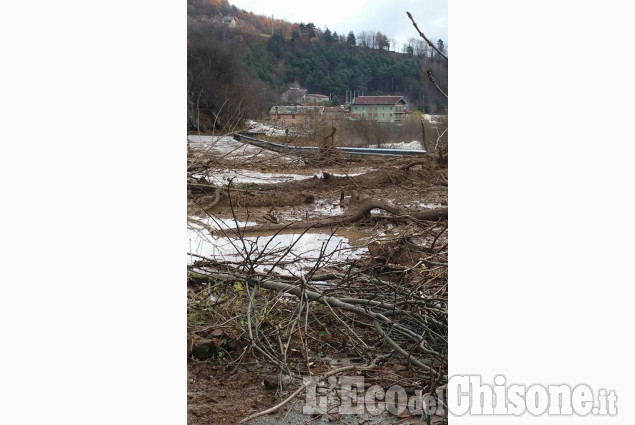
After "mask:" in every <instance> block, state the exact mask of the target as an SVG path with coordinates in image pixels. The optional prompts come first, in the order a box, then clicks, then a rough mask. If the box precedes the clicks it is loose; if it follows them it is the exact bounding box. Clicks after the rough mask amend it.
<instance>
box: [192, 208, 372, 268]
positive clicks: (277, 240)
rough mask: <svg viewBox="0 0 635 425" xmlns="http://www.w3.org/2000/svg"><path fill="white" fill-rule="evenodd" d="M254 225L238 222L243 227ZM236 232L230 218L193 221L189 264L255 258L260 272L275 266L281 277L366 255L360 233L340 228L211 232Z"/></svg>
mask: <svg viewBox="0 0 635 425" xmlns="http://www.w3.org/2000/svg"><path fill="white" fill-rule="evenodd" d="M254 224H256V223H254V222H239V223H238V226H240V227H241V228H243V227H244V226H245V225H246V226H251V225H254ZM229 228H231V229H235V228H236V221H234V220H233V219H231V218H213V219H212V218H208V219H194V220H190V221H189V223H188V230H187V243H188V247H187V249H188V253H191V254H195V255H189V254H188V264H192V263H193V262H195V261H197V260H199V259H200V258H199V257H197V256H203V257H207V258H213V259H215V260H217V261H228V262H233V263H242V262H243V261H245V260H246V259H251V260H252V261H253V260H255V259H256V258H258V261H257V262H258V264H259V265H258V267H256V270H257V271H259V272H264V273H266V272H268V271H269V270H270V269H271V268H272V267H275V270H274V271H275V272H277V273H280V274H287V275H290V274H298V273H302V272H303V271H306V270H308V269H310V268H312V267H313V266H314V265H315V264H316V261H318V259H320V258H321V261H327V262H344V261H349V260H353V259H357V258H360V257H361V256H362V254H364V253H365V252H367V249H366V247H365V243H364V238H365V237H366V236H367V235H365V234H363V233H361V232H358V231H355V230H352V229H346V228H341V229H338V230H337V231H336V232H335V234H333V235H331V234H330V233H325V231H324V229H311V230H309V231H307V232H305V233H304V234H302V232H298V231H297V230H289V231H282V232H279V233H276V232H262V233H259V234H258V235H257V236H256V235H249V236H245V237H243V238H242V239H240V238H238V237H234V236H233V235H232V236H228V237H218V236H216V235H212V234H211V232H210V230H211V229H229Z"/></svg>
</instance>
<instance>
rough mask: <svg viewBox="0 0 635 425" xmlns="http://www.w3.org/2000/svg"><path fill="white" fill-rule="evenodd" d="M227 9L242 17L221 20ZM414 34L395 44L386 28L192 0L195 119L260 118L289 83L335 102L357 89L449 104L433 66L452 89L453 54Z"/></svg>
mask: <svg viewBox="0 0 635 425" xmlns="http://www.w3.org/2000/svg"><path fill="white" fill-rule="evenodd" d="M405 12H406V11H405V10H404V16H405ZM227 16H232V17H235V18H236V25H235V27H231V26H229V25H227V24H226V23H223V22H222V21H221V19H222V17H227ZM414 36H418V35H417V33H416V32H415V30H414V29H413V38H411V39H410V40H409V41H408V43H407V44H406V45H403V46H400V48H398V49H396V48H395V47H396V46H390V42H391V40H390V39H389V37H388V35H384V34H381V33H380V32H375V31H365V32H361V33H359V34H354V33H352V32H350V33H348V34H346V35H344V34H337V32H331V31H330V30H329V29H328V28H325V29H324V30H322V29H320V28H316V26H315V25H314V24H313V23H311V22H308V23H289V22H286V21H282V20H273V21H272V19H271V17H265V16H261V15H255V14H253V13H251V12H247V11H243V10H240V9H238V8H236V7H235V6H232V5H230V4H229V3H228V2H227V0H188V40H187V43H188V59H187V60H188V77H187V79H188V81H187V84H188V117H189V118H190V119H189V120H188V124H189V126H190V128H192V127H193V126H194V122H195V119H196V120H198V118H199V117H204V121H205V122H206V124H207V127H209V126H210V125H213V124H212V123H213V122H214V121H215V124H216V127H223V126H225V125H227V124H229V123H232V122H233V121H235V119H236V118H237V117H239V116H240V117H243V118H259V117H261V116H262V114H263V113H264V112H266V111H267V110H268V109H269V108H270V106H271V105H274V104H278V103H280V100H279V99H280V94H281V93H282V92H284V91H285V90H287V88H288V87H289V86H290V85H295V86H301V87H303V88H306V89H308V91H309V92H310V93H320V94H324V95H327V96H331V97H332V99H333V103H334V104H344V103H345V101H346V93H347V92H350V91H353V90H354V91H356V92H357V93H360V92H363V94H364V95H388V94H391V95H403V96H404V98H405V100H406V102H407V103H408V105H409V108H410V109H418V110H422V111H424V112H429V113H439V112H443V111H445V110H446V108H447V103H446V99H445V98H443V97H442V95H440V94H439V93H438V91H437V90H436V89H435V88H434V87H433V85H432V84H431V83H430V81H429V80H428V77H427V75H426V71H431V72H432V74H433V75H434V77H435V78H436V81H437V83H438V84H439V85H440V87H441V88H442V89H443V90H444V91H445V92H446V93H447V62H446V61H442V60H437V58H436V57H434V56H433V55H432V53H433V52H432V51H431V50H430V49H428V48H427V46H426V45H425V43H423V41H422V40H420V39H418V38H414ZM440 43H442V42H440ZM395 50H400V52H397V51H395ZM202 120H203V119H202Z"/></svg>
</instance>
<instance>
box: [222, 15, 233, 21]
mask: <svg viewBox="0 0 635 425" xmlns="http://www.w3.org/2000/svg"><path fill="white" fill-rule="evenodd" d="M233 20H234V17H233V16H224V17H223V22H231V21H233Z"/></svg>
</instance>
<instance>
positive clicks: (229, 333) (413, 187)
mask: <svg viewBox="0 0 635 425" xmlns="http://www.w3.org/2000/svg"><path fill="white" fill-rule="evenodd" d="M189 145H190V149H189V155H188V160H189V163H188V167H189V173H188V217H189V219H188V225H189V226H190V230H191V231H196V232H203V233H204V232H207V233H208V234H209V233H211V232H216V233H217V234H216V235H215V236H214V237H212V238H211V240H214V238H215V237H222V236H225V234H224V233H225V232H224V231H223V230H222V229H219V228H218V226H215V225H214V223H216V221H217V220H218V221H224V222H228V223H229V225H228V226H229V227H232V226H233V227H235V226H236V224H235V223H234V222H233V221H232V219H236V220H237V222H238V223H239V225H240V223H243V225H244V223H245V222H247V223H248V226H262V228H263V229H265V230H262V231H261V232H260V233H258V232H256V234H260V235H271V234H274V233H275V232H273V233H272V232H269V233H267V232H266V227H267V226H270V225H275V224H285V223H294V222H295V223H299V222H316V221H317V222H319V220H321V219H324V218H329V217H338V216H342V215H345V214H346V213H347V211H350V210H351V209H352V208H353V207H354V206H356V205H358V204H359V202H360V200H361V201H369V202H371V203H372V202H378V203H384V204H386V203H387V204H388V205H389V206H394V207H395V208H398V209H399V211H401V214H402V215H401V216H400V215H399V214H397V213H395V211H392V213H391V212H389V211H386V210H385V209H378V208H374V209H372V210H371V211H370V213H369V214H365V215H364V217H363V218H361V219H359V220H356V221H355V222H352V223H346V224H344V225H342V226H335V227H337V229H336V228H334V226H329V227H325V228H321V229H319V230H315V231H319V232H322V233H325V234H330V233H331V232H334V231H337V232H339V233H338V234H339V235H340V236H341V238H342V239H343V240H346V241H348V242H349V243H350V244H351V245H354V246H355V248H356V251H355V252H356V256H355V261H356V262H357V263H358V264H357V266H358V267H359V264H362V263H363V264H365V265H366V266H367V269H368V270H375V271H377V273H383V276H388V277H387V278H392V277H391V276H393V275H394V274H395V273H401V274H400V275H399V278H398V282H399V284H400V285H404V287H408V285H410V286H412V287H413V291H414V288H415V286H416V285H421V282H424V280H425V279H428V275H434V274H435V273H436V274H440V273H445V275H444V276H443V279H444V281H445V282H446V283H447V268H443V269H442V270H439V267H436V268H435V264H437V263H438V260H434V261H437V263H435V262H434V261H432V262H431V264H428V263H427V262H425V263H422V258H423V257H422V254H421V253H422V252H423V247H428V248H430V247H431V250H432V251H431V252H436V251H438V250H440V249H441V250H447V215H446V218H445V219H443V218H442V219H436V220H433V221H419V220H413V219H411V218H408V217H412V216H414V215H415V214H416V213H419V212H425V211H430V210H438V209H441V208H443V207H447V205H448V183H447V181H448V173H447V166H446V165H445V164H443V163H442V162H441V163H440V161H439V160H438V158H437V157H436V156H435V155H434V154H429V155H426V156H423V157H397V158H386V157H363V158H343V157H338V158H335V160H333V161H327V162H324V163H321V164H320V163H314V162H313V161H310V160H306V159H303V158H297V157H291V156H286V157H285V156H283V155H281V154H278V153H274V152H269V151H263V150H261V149H259V148H256V147H253V146H249V145H242V144H241V143H239V142H237V141H235V140H232V139H231V138H229V137H226V138H212V137H202V138H192V141H191V143H190V144H189ZM404 214H405V217H404ZM227 220H229V221H227ZM210 223H211V224H210ZM437 235H438V236H437ZM190 249H192V248H191V247H189V248H188V250H190ZM194 254H195V255H196V253H194ZM208 255H209V254H208ZM345 255H346V254H345ZM203 257H207V256H206V255H201V256H200V258H203ZM200 258H198V257H189V260H190V262H191V263H193V262H195V261H197V260H200ZM428 258H429V257H428ZM445 258H446V259H447V256H446V257H445ZM207 259H208V260H209V257H207ZM346 260H347V258H343V259H341V264H335V262H334V264H333V266H332V268H331V269H329V270H325V272H328V271H339V272H346V267H347V266H346ZM426 266H427V267H426ZM219 267H220V266H219ZM265 270H266V269H265ZM404 270H405V271H407V273H406V272H404ZM433 270H434V271H433ZM391 273H392V274H391ZM438 282H439V281H438V280H437V281H436V283H433V284H430V286H431V289H430V290H432V289H435V290H436V287H434V285H436V284H438ZM210 285H211V284H210V283H209V282H205V281H200V280H197V279H189V282H188V395H187V399H188V423H190V424H235V423H238V422H239V421H240V420H241V419H243V418H245V417H247V416H249V415H251V414H253V413H255V412H258V411H261V410H264V409H267V408H269V407H271V406H273V405H275V404H277V403H279V402H280V401H281V400H282V399H284V397H286V396H287V395H288V394H290V392H291V391H293V390H295V389H296V388H297V387H298V386H299V383H301V381H297V379H296V380H294V381H292V382H291V383H290V384H289V385H288V387H284V388H280V386H279V385H281V384H280V383H279V381H278V380H277V379H274V380H273V382H274V383H275V384H271V385H268V384H266V382H267V379H269V380H271V377H272V376H273V377H276V376H277V375H276V374H277V373H278V371H277V369H276V367H275V365H273V364H271V362H267V361H266V359H263V358H262V356H258V354H257V353H253V352H252V350H249V349H248V347H249V338H248V335H246V334H245V332H244V327H243V328H241V326H240V325H237V324H236V323H238V321H237V320H238V319H234V320H233V321H232V320H230V319H232V318H235V317H238V316H240V315H241V314H242V315H243V316H244V314H245V313H244V310H241V308H242V307H241V306H242V304H240V296H241V295H242V294H241V293H238V292H237V289H236V287H230V288H228V287H223V288H220V286H219V285H216V286H213V285H211V286H210ZM212 286H213V287H214V291H216V292H214V293H213V294H212V295H210V294H211V292H210V288H211V287H212ZM432 287H434V288H432ZM241 290H242V289H241ZM228 294H229V295H228ZM223 297H229V298H231V297H233V298H231V299H232V301H231V305H228V304H227V303H223V301H222V300H223V299H224V298H223ZM210 300H212V301H213V302H212V303H211V304H210ZM214 302H217V303H218V305H216V304H214ZM203 305H205V308H203V307H202V306H203ZM293 308H294V307H293V301H291V300H283V301H281V302H280V303H279V304H277V306H276V311H280V312H284V311H287V310H288V311H289V312H290V311H292V309H293ZM315 313H316V317H315V320H316V322H317V323H319V324H320V325H322V326H323V328H319V327H318V331H317V334H316V335H318V336H316V337H315V338H314V339H311V340H309V341H308V342H307V345H308V348H306V350H308V352H311V353H313V355H314V357H313V358H312V359H310V361H309V359H308V355H307V354H305V355H302V354H301V353H300V351H301V350H298V351H294V350H291V351H293V352H292V354H291V355H290V363H291V364H292V365H294V367H295V370H294V372H296V373H297V376H301V375H304V374H307V373H311V374H317V375H319V374H320V373H324V372H327V371H328V370H330V369H332V368H333V367H335V366H336V365H337V364H341V362H342V361H343V362H345V363H346V362H350V361H355V358H356V354H357V353H356V352H355V350H352V349H351V347H350V346H347V343H346V340H345V339H342V337H341V336H338V335H337V334H336V333H335V331H333V332H331V331H332V330H333V329H334V328H333V327H334V326H339V325H338V324H337V323H332V322H328V320H329V319H328V318H327V315H328V312H327V311H326V310H325V309H321V308H316V309H315ZM232 314H233V315H234V316H232ZM223 319H227V320H225V322H223ZM323 322H324V323H323ZM355 330H356V331H359V334H360V335H361V336H362V339H364V340H365V341H367V342H369V344H371V343H372V344H373V349H377V350H378V351H377V352H378V353H380V352H381V353H383V352H387V350H388V348H387V347H386V346H385V344H382V342H381V341H380V339H378V338H377V335H375V334H374V331H372V330H369V329H363V328H360V329H357V328H356V329H355ZM366 338H367V339H366ZM369 346H370V345H369ZM382 350H383V351H382ZM305 357H307V358H305ZM338 359H339V360H338ZM351 359H353V360H351ZM338 362H339V363H338ZM435 362H436V361H434V362H433V361H431V363H435ZM436 363H438V362H436ZM307 365H309V366H307ZM435 367H441V368H442V365H440V364H435ZM308 368H310V369H311V370H310V371H308V370H307V369H308ZM365 376H366V378H367V382H369V383H371V384H374V383H379V384H380V385H382V386H385V387H386V388H387V387H388V386H389V385H392V384H394V383H399V385H401V386H403V387H404V388H406V389H414V388H429V387H430V386H431V385H433V383H432V382H430V378H429V377H428V376H424V374H422V373H421V371H420V370H417V369H416V368H413V367H412V365H409V364H408V361H407V360H405V359H404V358H403V356H402V357H400V356H393V357H391V358H390V360H389V361H387V362H386V363H385V364H382V365H381V367H379V368H377V370H373V371H367V372H365ZM298 400H299V401H302V400H303V396H300V397H299V398H298ZM291 406H292V404H290V405H289V406H286V407H285V408H283V409H282V410H281V412H278V413H277V416H276V415H273V416H272V417H271V418H273V419H275V422H277V423H306V424H309V423H312V424H313V423H339V422H340V421H341V423H344V422H343V419H342V418H339V417H337V415H325V416H323V417H300V419H299V420H297V419H296V420H295V421H293V420H292V419H290V418H287V419H284V418H285V416H284V414H285V412H288V409H290V408H291ZM285 409H286V410H285ZM415 419H416V421H414V420H415ZM408 420H412V421H413V422H412V423H421V422H419V421H420V420H421V418H412V417H411V416H409V415H408V414H407V413H405V414H403V415H400V416H399V417H393V418H388V419H386V420H384V421H383V422H381V423H386V424H388V423H408V422H407V421H408ZM320 421H325V422H320ZM360 421H362V422H350V423H372V422H371V421H369V420H362V419H360ZM250 423H253V424H259V423H269V422H266V419H265V418H261V419H260V422H259V421H258V420H255V421H253V422H250ZM271 423H273V422H271ZM423 423H425V421H424V422H423Z"/></svg>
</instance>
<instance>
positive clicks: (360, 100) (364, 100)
mask: <svg viewBox="0 0 635 425" xmlns="http://www.w3.org/2000/svg"><path fill="white" fill-rule="evenodd" d="M399 102H403V103H404V104H405V103H406V101H405V100H403V96H358V97H356V98H355V99H354V100H353V104H354V105H394V104H396V103H399Z"/></svg>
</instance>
